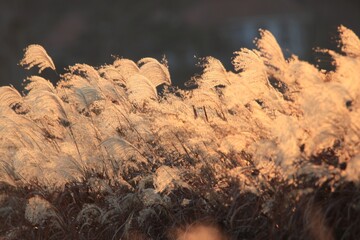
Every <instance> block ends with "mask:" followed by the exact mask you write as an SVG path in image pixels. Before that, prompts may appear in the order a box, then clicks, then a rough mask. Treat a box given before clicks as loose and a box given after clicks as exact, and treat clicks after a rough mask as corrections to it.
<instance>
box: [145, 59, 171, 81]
mask: <svg viewBox="0 0 360 240" xmlns="http://www.w3.org/2000/svg"><path fill="white" fill-rule="evenodd" d="M138 65H140V74H142V75H144V76H145V77H147V78H148V79H149V80H150V81H151V82H152V84H153V85H154V86H155V87H157V86H159V85H161V84H163V83H165V84H168V85H170V84H171V80H170V73H169V70H168V69H167V67H166V66H164V65H162V64H161V63H159V62H158V61H157V60H156V59H154V58H143V59H141V60H140V61H139V62H138Z"/></svg>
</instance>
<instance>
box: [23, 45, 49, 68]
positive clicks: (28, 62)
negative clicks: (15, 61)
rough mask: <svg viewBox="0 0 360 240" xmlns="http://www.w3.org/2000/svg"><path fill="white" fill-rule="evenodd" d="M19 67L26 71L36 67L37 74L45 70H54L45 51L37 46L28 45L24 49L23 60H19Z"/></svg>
mask: <svg viewBox="0 0 360 240" xmlns="http://www.w3.org/2000/svg"><path fill="white" fill-rule="evenodd" d="M20 65H21V66H23V67H25V68H26V69H30V68H32V67H34V66H38V67H39V73H41V72H42V71H43V70H44V69H45V68H51V69H52V70H55V69H56V68H55V64H54V62H53V60H52V59H51V57H50V56H49V55H48V54H47V52H46V50H45V49H44V48H43V47H42V46H40V45H37V44H33V45H30V46H28V47H27V48H26V49H25V54H24V58H23V59H22V60H21V62H20Z"/></svg>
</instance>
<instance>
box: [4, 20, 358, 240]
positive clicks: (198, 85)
mask: <svg viewBox="0 0 360 240" xmlns="http://www.w3.org/2000/svg"><path fill="white" fill-rule="evenodd" d="M255 43H256V49H245V48H242V49H240V50H238V51H236V52H234V57H233V59H232V65H233V69H231V70H228V69H225V67H224V66H223V65H222V63H221V62H220V61H219V60H217V59H215V58H213V57H207V58H204V59H200V60H199V64H200V65H201V66H202V69H203V70H202V73H201V74H199V75H196V76H194V77H193V78H192V79H190V80H189V81H188V82H187V87H188V88H187V89H180V88H178V87H176V86H173V85H172V83H171V76H170V71H169V68H168V65H167V61H166V59H163V60H156V59H154V58H150V57H147V58H143V59H140V60H139V61H137V62H134V61H132V60H129V59H124V58H116V59H115V60H114V62H113V63H112V64H109V65H104V66H100V67H92V66H89V65H86V64H75V65H74V66H70V67H68V69H66V70H65V72H63V73H60V74H58V71H59V69H56V59H55V63H54V61H53V60H52V58H51V57H50V56H49V55H48V53H47V52H46V50H45V49H44V48H43V47H42V46H40V45H30V46H28V48H26V50H25V54H24V58H23V59H22V60H21V62H20V65H22V66H23V67H25V68H27V69H30V68H37V69H38V70H39V75H33V76H29V77H28V78H27V79H26V80H25V81H24V89H23V90H22V91H21V92H19V91H18V90H16V89H15V88H13V87H11V86H3V87H1V88H0V239H129V240H131V239H134V240H136V239H178V240H190V239H200V240H201V239H203V240H212V239H213V240H220V239H222V240H225V239H227V240H230V239H321V240H331V239H359V238H360V188H359V181H360V40H359V38H358V37H357V36H356V35H355V34H354V32H352V31H351V30H350V29H347V28H346V27H344V26H340V27H339V28H338V49H321V48H318V49H315V51H316V52H318V53H321V54H324V55H327V56H328V57H329V58H331V61H332V64H333V67H334V70H331V71H327V70H324V69H320V68H319V67H317V66H314V65H312V64H310V63H308V62H305V61H302V60H301V59H299V58H298V57H297V56H291V57H290V58H288V59H286V58H285V57H284V55H283V53H282V50H281V47H280V46H279V45H278V43H277V41H276V39H275V38H274V36H273V35H272V34H271V33H270V32H269V31H267V30H260V36H259V38H258V39H256V40H255ZM44 69H47V71H54V72H55V73H56V76H57V78H58V79H56V82H57V84H56V86H54V85H53V84H52V83H51V82H50V81H49V80H47V79H45V78H43V77H42V75H41V71H42V70H44Z"/></svg>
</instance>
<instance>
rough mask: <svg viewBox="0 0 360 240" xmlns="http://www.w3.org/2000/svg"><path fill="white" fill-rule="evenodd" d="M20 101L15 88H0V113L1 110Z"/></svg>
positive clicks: (20, 98)
mask: <svg viewBox="0 0 360 240" xmlns="http://www.w3.org/2000/svg"><path fill="white" fill-rule="evenodd" d="M22 101H23V99H22V97H21V95H20V93H19V92H18V91H17V90H16V89H15V88H13V87H8V86H4V87H0V112H1V110H2V109H4V108H8V107H11V106H12V105H14V104H15V103H19V102H22Z"/></svg>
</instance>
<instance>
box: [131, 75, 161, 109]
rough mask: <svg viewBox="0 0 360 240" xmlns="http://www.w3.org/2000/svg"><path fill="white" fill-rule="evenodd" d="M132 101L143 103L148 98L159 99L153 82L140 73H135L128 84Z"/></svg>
mask: <svg viewBox="0 0 360 240" xmlns="http://www.w3.org/2000/svg"><path fill="white" fill-rule="evenodd" d="M126 87H127V93H128V96H129V100H130V102H133V103H137V104H140V103H143V102H144V101H146V100H150V99H153V100H155V99H157V92H156V88H155V86H154V85H153V84H152V82H151V81H150V80H149V79H148V78H146V77H144V76H142V75H140V74H136V75H133V76H132V77H131V78H130V79H129V80H128V81H127V84H126Z"/></svg>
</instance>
